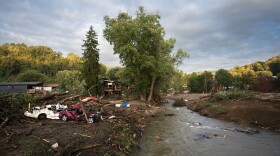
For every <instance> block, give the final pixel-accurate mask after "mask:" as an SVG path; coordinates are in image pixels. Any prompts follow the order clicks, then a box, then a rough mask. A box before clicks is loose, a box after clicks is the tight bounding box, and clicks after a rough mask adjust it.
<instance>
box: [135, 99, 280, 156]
mask: <svg viewBox="0 0 280 156" xmlns="http://www.w3.org/2000/svg"><path fill="white" fill-rule="evenodd" d="M173 102H174V101H173V100H168V103H166V104H164V105H163V107H164V108H165V110H166V111H165V112H163V113H161V114H159V115H157V116H156V117H154V118H153V119H152V120H151V121H150V123H149V125H148V126H147V127H146V128H145V132H144V135H143V138H142V139H141V144H140V149H135V150H134V151H133V152H132V154H131V155H132V156H225V155H226V156H280V133H276V132H271V131H267V130H263V129H256V128H252V127H248V126H242V125H239V124H235V123H232V122H225V121H221V120H216V119H212V118H207V117H204V116H201V115H199V114H197V113H195V112H193V111H191V110H188V109H187V107H177V108H175V107H173V106H172V103H173ZM165 114H174V116H165ZM248 129H249V130H252V131H255V130H257V131H259V133H255V134H246V133H243V132H240V131H243V130H244V131H246V130H248ZM156 136H158V137H157V138H158V139H159V138H161V139H162V140H161V141H158V140H156V139H155V137H156Z"/></svg>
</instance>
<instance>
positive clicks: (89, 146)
mask: <svg viewBox="0 0 280 156" xmlns="http://www.w3.org/2000/svg"><path fill="white" fill-rule="evenodd" d="M99 146H102V144H94V145H87V146H83V147H80V148H76V149H74V150H73V151H71V153H72V154H73V153H77V152H79V151H83V150H88V149H91V148H96V147H99Z"/></svg>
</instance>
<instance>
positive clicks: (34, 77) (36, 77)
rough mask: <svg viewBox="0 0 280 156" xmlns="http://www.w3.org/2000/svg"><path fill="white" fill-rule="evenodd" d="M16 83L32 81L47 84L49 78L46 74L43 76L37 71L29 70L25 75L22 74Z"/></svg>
mask: <svg viewBox="0 0 280 156" xmlns="http://www.w3.org/2000/svg"><path fill="white" fill-rule="evenodd" d="M16 81H22V82H32V81H39V82H47V81H48V76H47V75H45V74H42V73H40V72H38V71H36V70H27V71H25V72H23V73H20V74H19V75H18V76H17V78H16Z"/></svg>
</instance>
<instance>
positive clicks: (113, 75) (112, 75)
mask: <svg viewBox="0 0 280 156" xmlns="http://www.w3.org/2000/svg"><path fill="white" fill-rule="evenodd" d="M121 69H122V68H121V67H113V68H110V69H109V70H108V72H107V77H108V78H109V79H111V80H119V79H120V77H119V75H118V72H119V71H120V70H121Z"/></svg>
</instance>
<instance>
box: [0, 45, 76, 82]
mask: <svg viewBox="0 0 280 156" xmlns="http://www.w3.org/2000/svg"><path fill="white" fill-rule="evenodd" d="M80 67H81V59H80V57H79V56H78V55H75V54H74V53H69V54H68V55H67V57H66V58H64V57H62V53H61V52H56V51H53V50H52V49H51V48H49V47H47V46H27V45H25V44H23V43H18V44H15V43H10V44H8V43H6V44H3V45H1V46H0V77H1V81H8V80H10V81H15V78H16V77H17V75H18V74H20V73H23V72H24V71H27V70H36V71H38V72H39V73H42V74H45V75H47V76H48V77H50V78H53V77H55V75H56V73H57V72H58V71H60V70H79V69H80Z"/></svg>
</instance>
